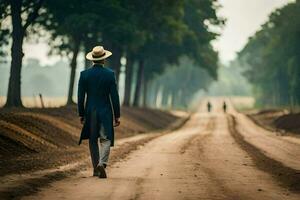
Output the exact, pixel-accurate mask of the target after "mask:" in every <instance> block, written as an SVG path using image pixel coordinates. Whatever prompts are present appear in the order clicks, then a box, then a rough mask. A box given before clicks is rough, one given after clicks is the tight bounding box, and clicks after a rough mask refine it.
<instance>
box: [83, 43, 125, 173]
mask: <svg viewBox="0 0 300 200" xmlns="http://www.w3.org/2000/svg"><path fill="white" fill-rule="evenodd" d="M111 55H112V53H111V52H110V51H107V50H105V49H104V48H103V47H102V46H96V47H94V48H93V50H92V51H91V52H89V53H88V54H87V55H86V59H88V60H90V61H92V62H93V67H91V68H89V69H87V70H84V71H82V72H81V74H80V78H79V84H78V113H79V117H80V121H81V123H82V124H83V128H82V131H81V135H80V140H79V145H80V144H81V141H82V140H84V139H89V148H90V154H91V159H92V164H93V167H94V174H93V176H98V177H99V178H106V177H107V176H106V172H105V168H106V166H107V162H108V158H109V153H110V147H111V146H113V145H114V126H119V125H120V102H119V94H118V91H117V84H116V79H115V74H114V72H113V71H112V70H110V69H108V68H105V67H104V63H105V59H106V58H108V57H110V56H111ZM113 118H114V120H113ZM113 121H115V125H113Z"/></svg>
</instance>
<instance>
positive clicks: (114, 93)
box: [110, 73, 120, 118]
mask: <svg viewBox="0 0 300 200" xmlns="http://www.w3.org/2000/svg"><path fill="white" fill-rule="evenodd" d="M110 97H111V103H112V106H113V111H114V115H115V118H120V100H119V93H118V89H117V82H116V78H115V73H113V77H112V81H111V85H110Z"/></svg>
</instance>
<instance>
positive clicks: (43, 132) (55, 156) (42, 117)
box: [0, 106, 179, 176]
mask: <svg viewBox="0 0 300 200" xmlns="http://www.w3.org/2000/svg"><path fill="white" fill-rule="evenodd" d="M177 119H179V117H176V116H174V115H172V114H171V113H169V112H164V111H159V110H153V109H142V108H128V107H124V108H122V118H121V126H120V127H118V128H117V129H116V138H117V139H118V138H124V137H129V136H133V135H135V134H138V133H145V132H151V131H154V130H159V129H163V128H166V127H168V126H169V125H171V124H172V123H174V122H175V121H177ZM81 126H82V125H81V124H80V123H79V118H78V115H77V112H76V107H75V106H72V107H62V108H45V109H1V113H0V164H1V165H0V176H1V175H5V174H9V173H15V172H25V171H32V170H37V169H45V168H51V167H56V166H59V165H62V164H68V163H71V162H74V161H76V160H78V159H83V158H86V157H87V156H88V148H87V145H86V142H84V144H83V145H82V146H78V139H79V135H80V130H81Z"/></svg>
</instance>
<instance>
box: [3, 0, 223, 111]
mask: <svg viewBox="0 0 300 200" xmlns="http://www.w3.org/2000/svg"><path fill="white" fill-rule="evenodd" d="M0 2H1V3H0V45H7V44H9V41H10V40H11V70H10V78H9V86H8V93H7V102H6V106H9V107H12V106H14V107H18V106H22V101H21V87H20V85H21V69H22V58H23V56H24V53H23V49H22V47H23V42H24V39H26V38H35V39H36V38H37V39H38V38H41V37H45V35H46V36H47V37H49V40H48V41H49V45H50V47H51V51H50V53H52V54H60V55H62V56H65V57H68V58H69V60H70V67H71V75H70V81H69V93H68V104H72V103H73V99H72V97H73V90H74V81H75V74H76V68H77V58H78V55H79V54H80V52H85V53H87V52H88V51H90V50H91V49H92V47H93V46H95V45H98V44H102V45H103V46H104V47H105V48H107V49H109V50H111V51H112V52H113V56H112V57H111V59H110V63H109V65H110V67H112V68H113V69H114V70H115V72H116V75H117V80H118V77H119V73H120V67H121V64H120V60H121V58H122V57H125V58H126V60H127V62H126V81H125V97H124V104H125V105H134V106H138V105H139V102H141V98H143V99H146V98H145V97H143V94H144V95H146V94H147V88H148V85H149V84H148V83H149V82H150V81H151V80H152V79H153V77H154V76H155V75H156V74H159V73H162V72H163V71H164V70H165V68H166V67H167V66H168V64H176V63H178V60H179V59H180V57H182V56H183V55H185V56H187V57H189V58H190V59H192V60H193V61H194V62H195V64H196V65H197V66H199V67H202V68H205V69H206V70H207V71H208V72H209V74H210V75H211V76H212V77H213V78H216V77H217V74H216V69H217V60H218V59H217V52H215V51H214V50H213V48H212V46H211V44H210V42H211V41H212V40H214V39H215V38H216V37H217V35H218V34H217V33H215V32H213V31H211V30H210V29H209V27H210V26H222V25H223V24H224V20H223V19H220V18H219V17H218V16H217V15H216V10H217V9H218V7H219V5H218V3H217V1H216V0H203V1H198V0H184V1H182V0H164V1H161V0H151V1H140V0H64V1H60V0H18V1H15V0H0ZM2 53H5V52H2ZM135 63H136V65H137V67H136V68H133V65H134V64H135ZM86 66H89V64H88V63H86ZM134 69H136V72H135V73H136V74H137V78H136V83H135V84H134V85H135V88H132V85H133V84H132V82H133V79H132V77H133V73H134ZM142 88H143V91H144V92H143V93H142V92H141V91H142ZM132 90H134V95H133V98H131V97H132V95H130V94H131V93H132ZM144 103H146V101H144Z"/></svg>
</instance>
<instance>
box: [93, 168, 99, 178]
mask: <svg viewBox="0 0 300 200" xmlns="http://www.w3.org/2000/svg"><path fill="white" fill-rule="evenodd" d="M93 176H100V171H99V170H97V168H95V169H94V173H93Z"/></svg>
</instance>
